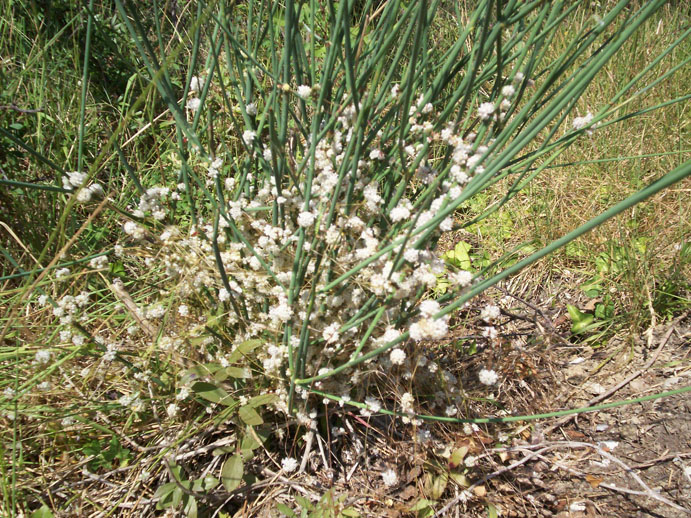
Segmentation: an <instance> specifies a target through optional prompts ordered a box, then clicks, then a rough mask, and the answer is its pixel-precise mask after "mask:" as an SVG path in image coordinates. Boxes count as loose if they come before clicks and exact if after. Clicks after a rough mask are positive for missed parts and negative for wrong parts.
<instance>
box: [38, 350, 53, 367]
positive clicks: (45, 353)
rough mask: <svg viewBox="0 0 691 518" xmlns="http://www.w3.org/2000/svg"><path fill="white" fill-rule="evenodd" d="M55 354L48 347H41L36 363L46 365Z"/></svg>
mask: <svg viewBox="0 0 691 518" xmlns="http://www.w3.org/2000/svg"><path fill="white" fill-rule="evenodd" d="M52 356H53V353H51V352H50V351H49V350H48V349H41V350H40V351H37V352H36V363H38V364H41V365H45V364H46V363H48V362H49V361H50V359H51V357H52Z"/></svg>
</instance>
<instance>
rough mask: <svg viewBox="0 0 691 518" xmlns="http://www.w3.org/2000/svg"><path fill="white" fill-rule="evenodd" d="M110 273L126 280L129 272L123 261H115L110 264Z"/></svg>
mask: <svg viewBox="0 0 691 518" xmlns="http://www.w3.org/2000/svg"><path fill="white" fill-rule="evenodd" d="M108 271H109V272H110V274H111V275H113V276H115V277H120V278H123V279H124V278H125V277H127V272H126V271H125V267H124V265H123V264H122V261H114V262H112V263H109V264H108Z"/></svg>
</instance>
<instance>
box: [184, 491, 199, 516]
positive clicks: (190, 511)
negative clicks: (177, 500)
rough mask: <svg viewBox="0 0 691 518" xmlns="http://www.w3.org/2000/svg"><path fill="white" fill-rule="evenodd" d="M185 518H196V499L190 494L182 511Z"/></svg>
mask: <svg viewBox="0 0 691 518" xmlns="http://www.w3.org/2000/svg"><path fill="white" fill-rule="evenodd" d="M183 512H184V513H185V516H186V518H197V500H196V499H195V498H194V497H192V496H190V497H189V498H188V500H187V504H185V509H184V511H183Z"/></svg>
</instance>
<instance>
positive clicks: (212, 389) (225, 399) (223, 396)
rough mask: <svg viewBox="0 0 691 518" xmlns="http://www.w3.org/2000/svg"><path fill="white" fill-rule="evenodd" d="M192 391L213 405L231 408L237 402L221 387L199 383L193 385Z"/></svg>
mask: <svg viewBox="0 0 691 518" xmlns="http://www.w3.org/2000/svg"><path fill="white" fill-rule="evenodd" d="M192 390H193V391H194V393H195V394H197V395H199V396H200V397H202V398H204V399H206V400H207V401H211V402H212V403H218V404H220V405H226V406H230V405H233V404H234V403H235V400H233V398H231V397H230V395H229V394H228V393H227V392H226V391H225V390H223V389H222V388H220V387H217V386H216V385H212V384H211V383H206V382H204V381H198V382H197V383H195V384H194V385H192Z"/></svg>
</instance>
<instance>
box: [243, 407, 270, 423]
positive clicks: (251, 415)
mask: <svg viewBox="0 0 691 518" xmlns="http://www.w3.org/2000/svg"><path fill="white" fill-rule="evenodd" d="M238 414H239V415H240V419H242V420H243V421H244V422H245V423H246V424H248V425H250V426H258V425H260V424H263V423H264V420H263V419H262V418H261V416H260V415H259V414H258V413H257V411H256V410H255V409H254V408H252V407H251V406H249V405H245V406H243V407H240V410H239V411H238Z"/></svg>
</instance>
